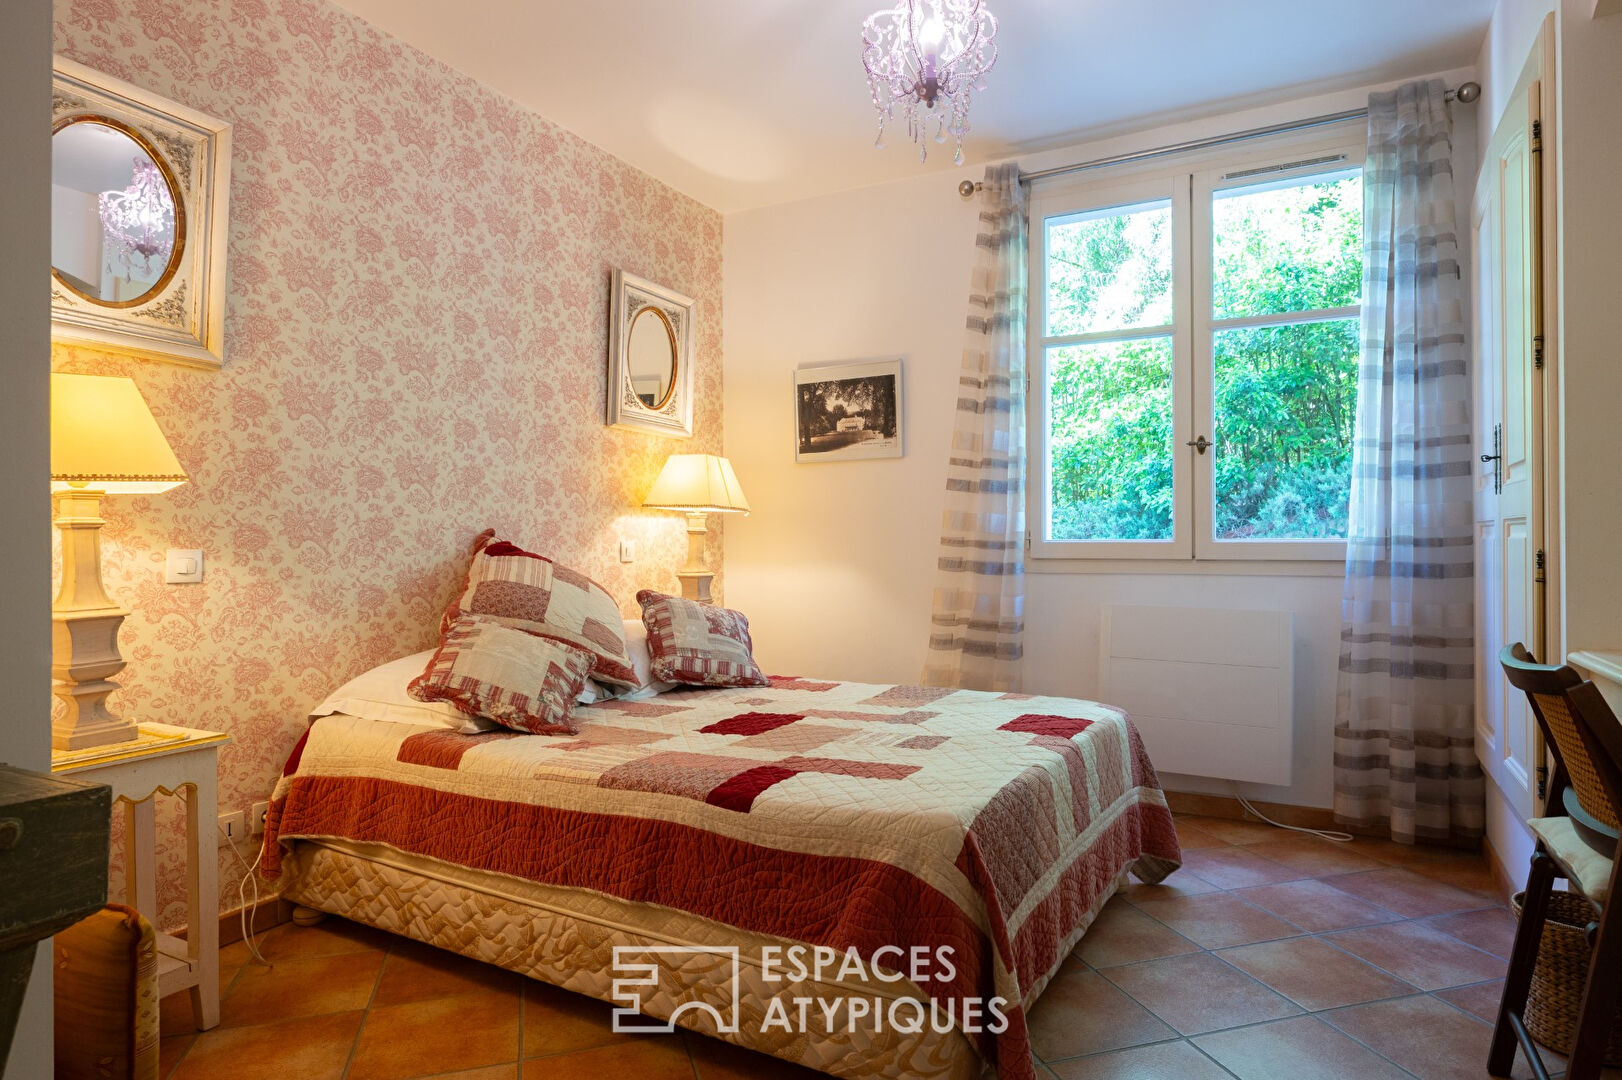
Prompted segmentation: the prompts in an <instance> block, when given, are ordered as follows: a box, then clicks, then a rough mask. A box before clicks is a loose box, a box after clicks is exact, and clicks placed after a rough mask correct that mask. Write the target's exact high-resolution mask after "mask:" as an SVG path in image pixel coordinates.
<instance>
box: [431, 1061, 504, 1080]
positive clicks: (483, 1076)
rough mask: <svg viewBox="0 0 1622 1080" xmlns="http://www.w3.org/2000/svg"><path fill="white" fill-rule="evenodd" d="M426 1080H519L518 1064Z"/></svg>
mask: <svg viewBox="0 0 1622 1080" xmlns="http://www.w3.org/2000/svg"><path fill="white" fill-rule="evenodd" d="M424 1080H518V1063H517V1062H516V1061H515V1062H513V1063H512V1064H511V1065H487V1066H485V1067H484V1068H482V1069H462V1070H460V1071H458V1072H448V1073H439V1074H438V1075H436V1076H431V1077H425V1078H424Z"/></svg>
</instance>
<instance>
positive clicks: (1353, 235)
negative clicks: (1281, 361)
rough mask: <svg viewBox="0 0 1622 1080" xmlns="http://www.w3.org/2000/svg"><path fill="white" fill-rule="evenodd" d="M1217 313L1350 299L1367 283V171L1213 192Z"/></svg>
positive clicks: (1311, 307)
mask: <svg viewBox="0 0 1622 1080" xmlns="http://www.w3.org/2000/svg"><path fill="white" fill-rule="evenodd" d="M1211 219H1212V220H1211V226H1212V262H1213V265H1212V271H1213V274H1212V289H1213V291H1212V298H1211V299H1212V303H1211V309H1212V316H1213V317H1214V318H1218V319H1236V318H1243V317H1245V316H1248V315H1270V314H1274V313H1276V312H1282V311H1315V310H1320V309H1322V308H1336V307H1348V306H1350V305H1352V304H1356V303H1357V302H1358V297H1359V295H1360V294H1361V293H1362V291H1363V174H1362V173H1361V172H1360V171H1358V170H1353V171H1350V172H1340V173H1336V174H1334V175H1333V176H1327V177H1326V176H1316V177H1309V178H1306V179H1294V180H1287V181H1274V182H1273V183H1270V184H1255V185H1251V186H1248V187H1241V188H1230V189H1228V190H1226V191H1219V192H1217V193H1216V195H1215V196H1214V197H1213V198H1212V200H1211Z"/></svg>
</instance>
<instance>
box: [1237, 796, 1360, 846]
mask: <svg viewBox="0 0 1622 1080" xmlns="http://www.w3.org/2000/svg"><path fill="white" fill-rule="evenodd" d="M1229 783H1231V784H1232V786H1233V797H1234V798H1236V799H1238V800H1239V805H1240V806H1242V807H1244V808H1245V809H1246V810H1247V811H1249V812H1250V813H1252V814H1255V815H1256V816H1257V817H1259V818H1261V819H1262V820H1263V821H1265V822H1267V824H1269V825H1272V826H1273V827H1274V828H1278V829H1288V830H1290V831H1291V832H1298V833H1306V834H1307V835H1308V836H1317V837H1321V838H1322V839H1324V840H1331V841H1334V842H1335V843H1337V844H1349V843H1351V842H1352V840H1353V839H1354V837H1353V836H1352V834H1351V833H1346V832H1339V831H1338V830H1335V829H1309V828H1307V827H1306V826H1304V825H1286V824H1284V823H1283V822H1282V821H1274V820H1273V819H1272V818H1270V817H1268V816H1267V815H1266V814H1264V813H1262V812H1261V811H1260V810H1258V809H1256V808H1255V807H1254V806H1252V805H1251V804H1250V800H1249V799H1247V798H1245V797H1244V796H1243V795H1241V794H1239V785H1238V784H1236V783H1233V782H1232V781H1229Z"/></svg>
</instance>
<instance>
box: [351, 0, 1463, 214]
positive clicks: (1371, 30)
mask: <svg viewBox="0 0 1622 1080" xmlns="http://www.w3.org/2000/svg"><path fill="white" fill-rule="evenodd" d="M883 2H884V0H678V2H675V3H671V2H668V0H589V2H581V0H338V3H339V4H340V5H341V6H343V7H345V8H348V9H349V10H351V11H353V12H355V13H356V14H358V15H360V16H362V17H363V18H365V19H366V20H367V21H368V22H371V23H372V24H374V25H376V26H378V27H381V28H382V29H384V30H386V31H388V32H389V33H391V34H393V35H395V36H396V37H399V38H401V39H403V40H405V41H407V42H409V43H411V44H412V45H415V46H417V47H418V48H420V49H422V50H424V51H425V52H428V53H430V54H431V55H433V56H435V57H438V58H439V59H441V60H443V61H444V62H445V63H447V64H449V65H451V66H452V67H454V68H456V69H458V70H460V71H463V72H466V73H467V74H469V75H471V76H473V77H474V78H476V79H478V80H479V81H481V82H484V83H486V84H488V85H490V86H493V87H495V88H496V89H498V90H500V91H502V92H503V93H505V94H507V95H508V96H510V97H512V98H514V99H515V100H517V101H518V102H520V103H521V104H523V105H525V106H527V107H528V108H531V109H533V110H534V111H535V112H538V113H540V114H541V115H542V116H545V117H547V118H548V119H550V120H552V121H554V122H556V123H558V124H561V125H562V126H563V127H565V128H568V129H569V130H570V131H573V132H575V133H576V134H578V135H580V136H582V137H584V138H586V139H588V140H590V141H591V142H593V143H596V144H597V145H599V146H601V147H603V148H604V149H606V150H608V151H609V152H610V153H613V154H615V155H616V156H618V157H620V158H623V159H624V160H626V161H628V162H630V163H631V164H633V165H636V166H637V167H639V168H641V169H644V170H645V171H647V172H649V173H651V174H653V175H654V176H656V177H658V178H659V179H660V180H663V181H664V182H666V183H668V184H670V185H671V186H673V187H675V188H677V189H679V190H681V191H684V192H686V193H687V194H689V195H692V196H693V197H694V198H696V199H698V200H700V201H701V202H704V203H706V204H708V205H710V206H712V207H715V208H716V209H718V210H721V211H723V212H730V211H734V210H741V209H748V208H751V207H756V206H763V205H767V204H771V203H778V202H787V201H790V200H794V199H802V198H807V197H810V196H814V195H820V194H824V193H826V192H830V191H837V190H842V189H845V188H853V187H862V186H865V185H868V184H873V183H878V182H880V181H884V180H889V179H895V178H898V177H902V176H908V175H912V174H914V173H917V172H919V171H921V170H933V169H946V168H950V167H951V162H952V149H951V147H950V146H944V147H942V146H936V145H935V144H933V143H932V144H930V155H929V161H928V163H927V164H924V165H920V164H919V161H918V155H917V152H916V150H915V149H913V148H912V146H911V144H910V143H909V142H908V141H907V138H906V133H905V131H904V130H901V131H892V132H890V133H888V135H887V138H886V142H887V144H888V149H885V150H876V149H874V146H873V136H874V131H875V123H876V115H875V112H874V110H873V107H872V104H871V102H870V100H869V98H868V92H867V84H866V80H865V77H864V75H863V72H862V66H861V41H860V33H861V25H862V20H863V19H864V18H865V17H866V16H867V15H868V14H869V13H870V12H871V11H873V10H874V9H877V8H878V7H880V6H882V4H883ZM987 2H988V6H989V7H990V8H991V10H992V11H993V12H995V14H996V16H997V18H998V21H999V23H1000V29H999V32H998V35H997V41H998V44H999V48H1000V58H999V59H998V62H997V67H996V68H995V70H993V71H992V73H991V75H990V76H989V77H988V80H987V81H988V84H989V86H988V89H987V90H986V91H985V92H984V93H983V94H980V95H979V96H978V97H977V98H976V100H975V103H974V108H973V111H972V113H971V116H970V121H971V123H972V125H973V128H974V130H973V132H972V133H971V134H970V136H969V138H968V140H967V142H966V144H965V149H964V152H965V155H966V157H967V158H968V160H969V161H970V162H971V163H972V162H977V161H987V160H993V159H996V158H999V157H1006V156H1009V155H1010V154H1012V153H1016V152H1023V151H1027V150H1034V149H1041V148H1044V147H1051V146H1057V145H1062V144H1064V143H1067V142H1078V141H1081V140H1082V139H1084V138H1086V137H1088V136H1090V135H1094V134H1098V133H1102V132H1105V131H1120V130H1122V129H1123V128H1125V127H1129V126H1131V124H1132V122H1133V121H1136V120H1147V119H1149V118H1156V119H1159V118H1171V117H1175V118H1178V119H1183V118H1193V117H1196V116H1199V115H1209V114H1214V113H1219V112H1224V111H1228V110H1230V109H1233V108H1236V107H1240V106H1244V105H1253V104H1261V103H1264V102H1267V101H1270V100H1279V99H1283V98H1287V97H1289V96H1291V95H1292V94H1305V93H1318V92H1323V91H1329V90H1335V89H1342V88H1345V87H1348V86H1354V85H1359V84H1363V83H1370V82H1378V81H1384V80H1387V79H1395V78H1401V77H1404V76H1409V75H1416V74H1423V73H1426V72H1430V71H1439V70H1443V69H1446V68H1452V67H1461V66H1468V65H1469V64H1471V63H1473V62H1474V60H1475V56H1476V51H1477V48H1478V47H1479V45H1480V43H1481V38H1482V34H1483V32H1484V31H1485V28H1486V25H1487V21H1488V18H1489V17H1490V15H1491V13H1492V8H1493V2H1494V0H987Z"/></svg>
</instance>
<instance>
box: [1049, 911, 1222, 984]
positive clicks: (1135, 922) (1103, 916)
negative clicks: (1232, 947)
mask: <svg viewBox="0 0 1622 1080" xmlns="http://www.w3.org/2000/svg"><path fill="white" fill-rule="evenodd" d="M1198 951H1199V946H1198V945H1196V944H1194V943H1193V942H1192V941H1189V940H1188V939H1187V938H1185V937H1183V936H1182V935H1181V934H1179V933H1177V932H1176V931H1175V930H1172V929H1169V928H1168V927H1167V926H1166V925H1165V924H1164V923H1161V922H1157V921H1156V920H1154V919H1151V918H1150V917H1149V916H1147V915H1145V914H1144V913H1143V912H1141V911H1139V910H1138V909H1137V908H1135V907H1133V906H1132V905H1131V904H1128V903H1127V902H1126V901H1125V900H1122V899H1119V898H1117V899H1114V900H1111V901H1110V902H1109V903H1108V904H1107V905H1105V907H1104V910H1103V911H1101V912H1099V915H1098V918H1097V919H1096V920H1094V922H1093V925H1092V926H1090V927H1088V928H1087V933H1086V934H1085V935H1083V936H1082V939H1081V943H1080V944H1079V945H1077V946H1076V949H1075V952H1074V953H1072V954H1071V955H1072V956H1075V957H1078V958H1080V959H1081V960H1083V961H1085V962H1086V963H1088V964H1091V965H1092V966H1093V967H1100V968H1102V967H1115V966H1118V965H1120V964H1136V963H1138V962H1139V961H1142V960H1158V959H1160V958H1161V957H1162V956H1176V955H1178V954H1179V953H1186V952H1198Z"/></svg>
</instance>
